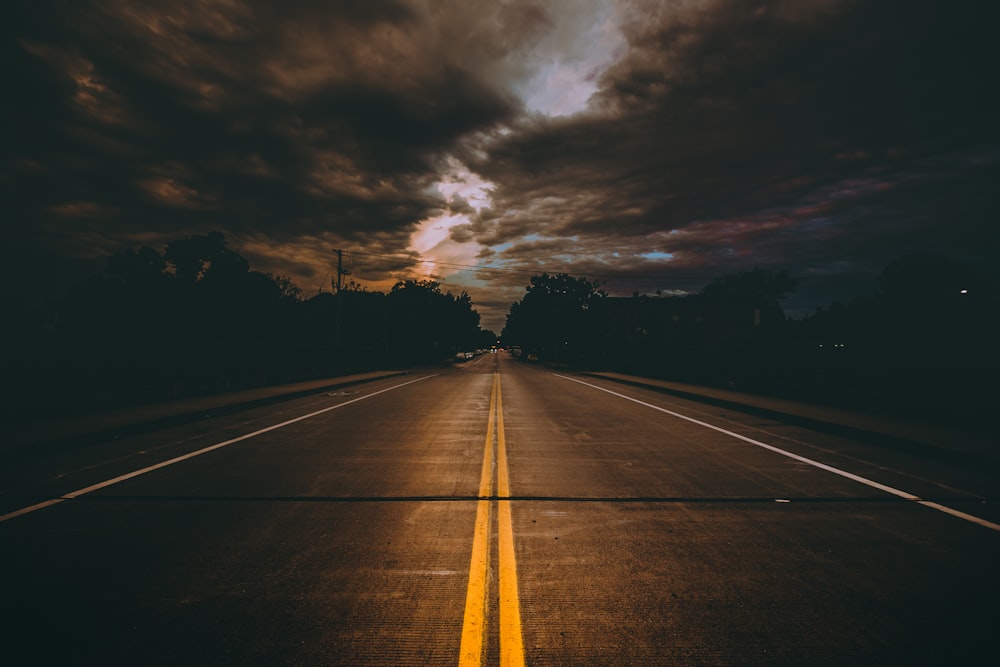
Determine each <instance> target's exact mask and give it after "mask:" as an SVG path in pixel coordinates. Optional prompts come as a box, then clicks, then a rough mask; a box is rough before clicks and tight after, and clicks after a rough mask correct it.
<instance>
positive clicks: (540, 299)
mask: <svg viewBox="0 0 1000 667" xmlns="http://www.w3.org/2000/svg"><path fill="white" fill-rule="evenodd" d="M530 282H531V284H530V285H529V286H528V287H527V288H525V295H524V297H522V298H521V300H520V301H519V302H517V303H514V304H512V305H511V307H510V311H509V312H508V313H507V323H506V326H505V327H504V330H503V333H502V336H503V339H504V341H505V342H508V343H510V344H514V345H520V346H521V347H523V348H525V349H528V350H534V351H537V352H538V353H540V354H542V355H544V356H545V357H547V358H550V359H560V358H567V357H574V356H579V355H580V354H583V353H584V351H585V347H586V345H587V344H588V342H589V340H588V339H589V338H590V335H589V334H590V333H591V331H592V326H591V325H592V321H591V319H592V318H588V317H587V314H588V311H589V310H590V309H591V308H592V307H593V306H594V305H595V302H597V301H599V300H600V299H603V298H604V297H606V296H607V293H606V292H604V290H602V289H601V288H600V284H599V283H597V282H594V281H590V280H587V279H586V278H574V277H573V276H570V275H568V274H565V273H560V274H557V275H554V276H550V275H549V274H547V273H543V274H541V275H540V276H532V277H531V281H530Z"/></svg>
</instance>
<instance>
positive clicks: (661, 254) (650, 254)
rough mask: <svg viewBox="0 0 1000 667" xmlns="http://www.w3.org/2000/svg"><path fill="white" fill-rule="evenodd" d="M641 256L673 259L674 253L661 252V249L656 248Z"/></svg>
mask: <svg viewBox="0 0 1000 667" xmlns="http://www.w3.org/2000/svg"><path fill="white" fill-rule="evenodd" d="M639 257H645V258H646V259H656V260H659V259H673V258H674V254H673V253H672V252H660V251H659V250H655V251H653V252H644V253H642V254H641V255H639Z"/></svg>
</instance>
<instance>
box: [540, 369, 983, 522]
mask: <svg viewBox="0 0 1000 667" xmlns="http://www.w3.org/2000/svg"><path fill="white" fill-rule="evenodd" d="M553 375H555V376H556V377H560V378H562V379H564V380H570V381H571V382H576V383H578V384H582V385H584V386H587V387H590V388H592V389H597V390H599V391H603V392H605V393H608V394H611V395H612V396H617V397H619V398H624V399H625V400H627V401H632V402H633V403H638V404H639V405H643V406H645V407H647V408H652V409H653V410H659V411H660V412H665V413H666V414H668V415H671V416H674V417H677V418H678V419H683V420H685V421H689V422H691V423H692V424H698V425H699V426H704V427H705V428H710V429H712V430H713V431H718V432H719V433H725V434H726V435H728V436H731V437H733V438H736V439H737V440H742V441H744V442H748V443H750V444H751V445H756V446H757V447H762V448H764V449H767V450H769V451H772V452H774V453H776V454H781V455H782V456H787V457H788V458H790V459H795V460H796V461H801V462H802V463H806V464H808V465H811V466H813V467H815V468H819V469H820V470H825V471H827V472H831V473H833V474H834V475H840V476H841V477H846V478H847V479H850V480H854V481H855V482H858V483H860V484H864V485H866V486H870V487H872V488H873V489H878V490H879V491H885V492H886V493H890V494H892V495H894V496H898V497H900V498H903V499H904V500H909V501H912V502H915V503H919V504H920V505H923V506H924V507H929V508H931V509H935V510H937V511H939V512H944V513H945V514H950V515H951V516H954V517H958V518H959V519H964V520H966V521H969V522H971V523H974V524H977V525H980V526H983V527H984V528H989V529H990V530H995V531H998V532H1000V524H997V523H993V522H992V521H987V520H986V519H982V518H980V517H978V516H973V515H972V514H966V513H965V512H961V511H959V510H956V509H953V508H951V507H946V506H944V505H941V504H939V503H935V502H931V501H929V500H922V499H921V498H919V497H918V496H915V495H913V494H912V493H907V492H906V491H901V490H899V489H896V488H893V487H891V486H886V485H885V484H881V483H879V482H876V481H875V480H872V479H868V478H867V477H862V476H861V475H855V474H854V473H851V472H847V471H846V470H841V469H840V468H834V467H833V466H830V465H827V464H825V463H820V462H819V461H814V460H813V459H810V458H806V457H805V456H799V455H798V454H794V453H792V452H789V451H787V450H784V449H781V448H779V447H775V446H774V445H769V444H767V443H765V442H761V441H760V440H754V439H753V438H748V437H746V436H745V435H740V434H739V433H733V432H732V431H727V430H726V429H724V428H721V427H719V426H715V425H714V424H709V423H708V422H703V421H701V420H699V419H695V418H693V417H688V416H687V415H682V414H681V413H679V412H674V411H673V410H667V409H666V408H661V407H660V406H658V405H653V404H652V403H647V402H645V401H640V400H639V399H637V398H632V397H631V396H626V395H625V394H619V393H618V392H617V391H611V390H610V389H605V388H604V387H599V386H597V385H596V384H591V383H589V382H584V381H583V380H578V379H576V378H572V377H569V376H566V375H559V374H558V373H553Z"/></svg>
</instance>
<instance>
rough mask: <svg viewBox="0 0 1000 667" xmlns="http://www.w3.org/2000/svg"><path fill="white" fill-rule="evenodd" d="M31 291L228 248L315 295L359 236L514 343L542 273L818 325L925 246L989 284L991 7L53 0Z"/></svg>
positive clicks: (12, 115) (37, 142) (18, 272)
mask: <svg viewBox="0 0 1000 667" xmlns="http://www.w3.org/2000/svg"><path fill="white" fill-rule="evenodd" d="M5 13H6V16H5V23H4V27H3V28H0V30H2V31H3V37H4V41H3V43H4V46H3V48H4V51H3V54H4V59H5V62H7V63H8V65H9V67H8V69H9V71H10V72H11V76H10V79H9V80H8V81H7V82H6V84H5V85H6V87H7V89H8V90H7V91H6V92H7V94H6V95H5V98H6V100H7V101H6V102H5V107H4V110H3V111H2V114H3V117H2V118H3V129H2V130H0V132H2V133H3V134H2V139H3V145H4V150H3V158H2V164H3V175H2V177H0V187H2V188H3V191H4V205H5V210H4V217H5V218H6V219H7V220H9V221H11V222H10V224H9V225H5V230H6V233H7V242H6V243H4V244H3V248H4V249H3V251H2V252H0V265H2V266H3V269H4V274H3V281H4V285H5V291H6V292H10V293H12V294H16V293H26V292H27V293H34V294H36V295H38V296H39V297H45V296H51V295H53V294H56V293H58V291H59V289H60V288H61V287H64V286H65V283H66V282H67V281H69V280H71V279H72V278H73V276H75V275H79V273H80V272H81V271H86V270H88V269H89V268H90V267H91V266H92V262H93V261H95V259H96V258H99V257H101V256H103V255H107V254H110V253H112V252H115V251H117V250H119V249H121V248H122V247H124V246H133V247H134V246H138V245H152V246H159V245H162V244H164V243H165V242H167V241H169V240H171V239H175V238H178V237H181V236H184V235H188V234H197V233H205V232H207V231H210V230H213V229H218V230H220V231H223V232H224V233H225V234H226V236H227V238H228V239H229V241H230V244H231V245H232V246H233V247H234V248H235V249H236V250H237V251H239V252H241V253H242V254H244V255H245V256H246V257H247V258H248V259H250V261H251V263H252V265H253V266H254V268H256V269H259V270H265V271H272V272H275V273H281V274H286V275H289V276H291V277H292V278H293V280H294V281H295V282H296V283H297V284H299V286H301V287H302V288H303V289H304V290H305V291H306V292H307V293H314V292H315V291H316V290H318V289H320V288H323V287H324V286H328V285H329V280H330V270H331V264H332V262H333V252H332V251H333V250H334V249H335V248H341V249H344V250H347V251H349V252H348V256H349V257H350V261H351V263H352V265H353V269H352V271H353V275H352V277H353V278H354V279H356V280H358V281H359V282H361V283H363V284H366V285H369V286H371V287H373V288H377V289H382V288H385V287H388V286H389V285H391V284H392V282H393V281H394V280H397V279H399V278H403V277H424V276H428V277H433V278H435V279H439V280H442V281H443V283H444V285H445V287H446V288H447V289H452V290H454V291H461V290H463V289H464V290H468V291H469V292H470V294H471V295H472V297H473V300H474V302H475V303H476V305H477V307H478V308H479V309H480V311H481V312H482V313H483V315H484V324H485V325H486V326H489V327H492V328H496V329H499V328H501V327H502V325H503V315H504V313H505V312H506V310H507V306H508V305H509V303H510V301H512V300H514V299H517V298H519V296H520V295H521V294H522V293H523V286H524V285H525V284H526V283H527V278H528V277H529V276H530V275H531V274H532V273H535V272H540V271H549V272H553V271H567V272H570V273H573V274H576V275H585V276H587V277H590V278H595V279H601V280H606V281H607V288H608V289H609V290H611V291H612V292H616V293H627V294H630V293H632V292H633V291H640V292H643V293H651V292H653V291H655V290H662V291H663V292H665V293H676V292H683V291H686V290H687V291H690V290H696V289H698V288H700V287H701V286H702V285H704V284H705V283H706V282H707V281H708V280H710V279H712V278H715V277H719V276H722V275H726V274H729V273H733V272H736V271H742V270H748V269H750V268H753V267H754V266H760V267H763V268H771V269H777V268H784V269H787V270H789V271H790V272H791V273H792V274H793V275H795V276H797V277H799V278H800V280H801V281H802V288H801V289H800V293H799V294H798V295H796V297H795V298H794V299H793V302H792V303H790V305H792V306H794V307H796V308H799V309H801V310H811V309H812V308H814V307H815V306H817V305H826V304H827V303H829V302H830V301H831V300H832V299H835V298H840V299H844V298H850V297H852V296H855V295H857V294H859V293H861V291H863V290H865V289H870V287H871V280H872V279H873V278H874V276H875V275H877V272H878V271H879V270H880V269H881V268H883V267H884V266H885V264H886V263H888V261H890V260H891V259H893V258H895V257H898V256H900V255H903V254H906V253H911V252H917V251H925V250H934V251H936V252H941V253H945V254H948V255H950V256H952V257H953V258H955V259H958V260H962V261H969V262H973V263H975V264H978V265H979V266H980V267H982V268H986V269H989V268H990V267H992V266H993V265H994V264H995V253H996V252H997V250H998V247H997V246H998V243H997V241H998V233H997V232H996V231H994V225H993V224H992V222H993V221H992V217H994V216H995V210H996V203H997V196H996V194H995V193H996V187H995V185H994V184H995V183H996V182H997V177H998V176H1000V173H998V172H1000V136H998V127H997V124H996V122H995V119H996V118H997V117H998V111H1000V109H998V108H997V106H998V105H997V102H996V101H995V95H993V92H992V79H993V78H994V77H993V73H992V70H993V67H992V58H991V54H990V53H989V52H988V50H989V49H990V46H989V45H990V44H991V43H992V39H991V38H992V36H993V35H992V32H993V31H994V28H993V25H994V24H993V22H991V21H989V20H988V17H987V16H986V15H985V13H986V10H985V8H983V6H982V4H981V3H973V2H957V3H956V2H948V3H945V2H931V3H922V4H920V5H919V7H918V6H917V5H914V4H913V3H907V2H902V1H901V0H900V1H894V0H885V1H882V2H863V1H861V0H823V1H816V2H798V1H795V0H729V1H723V0H701V1H698V0H686V1H680V0H678V1H677V2H662V1H658V0H620V1H614V0H557V1H547V2H542V1H539V2H529V1H517V0H510V1H506V2H485V1H484V2H478V1H477V2H470V1H468V0H448V1H442V0H398V1H390V0H364V1H362V0H358V1H357V2H353V1H349V2H319V1H306V0H300V1H297V2H282V3H276V2H265V1H263V0H258V1H253V2H250V1H248V2H240V1H239V0H199V1H194V2H185V3H163V2H155V1H148V2H140V1H133V0H118V1H115V0H107V1H102V2H85V1H84V2H69V1H68V0H66V1H58V0H39V1H38V2H33V3H17V5H16V6H15V7H14V8H8V9H7V10H6V12H5Z"/></svg>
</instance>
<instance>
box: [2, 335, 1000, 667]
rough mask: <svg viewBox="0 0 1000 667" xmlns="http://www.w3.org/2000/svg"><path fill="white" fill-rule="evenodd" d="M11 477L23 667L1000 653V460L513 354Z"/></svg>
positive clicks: (767, 660) (12, 656) (189, 426)
mask: <svg viewBox="0 0 1000 667" xmlns="http://www.w3.org/2000/svg"><path fill="white" fill-rule="evenodd" d="M4 456H5V458H6V459H7V461H6V462H5V463H4V465H3V466H2V467H0V515H2V516H0V591H2V595H3V605H4V610H5V614H4V616H5V620H4V621H3V624H2V626H0V627H2V628H3V630H2V643H0V660H2V661H3V663H4V664H7V665H21V664H23V665H46V664H53V665H55V664H58V665H67V664H80V665H83V664H101V665H113V664H120V665H379V666H386V665H479V664H481V665H499V664H505V665H524V664H526V665H574V666H579V665H797V666H798V665H847V664H850V665H887V664H898V665H904V664H905V665H914V664H928V665H943V664H957V665H965V664H983V663H982V657H981V656H989V655H993V656H994V657H995V655H996V644H995V639H994V633H995V632H996V629H997V627H998V621H1000V611H998V602H1000V577H998V571H1000V509H998V504H997V499H998V498H1000V494H998V491H1000V475H998V470H997V468H996V467H995V466H992V465H988V464H984V463H983V462H982V461H978V462H970V460H968V459H964V458H962V457H953V458H948V457H946V458H944V459H942V458H940V457H930V456H928V455H927V452H926V450H922V449H918V450H916V451H915V452H913V453H909V452H907V451H906V449H905V448H900V447H898V446H896V447H884V446H879V445H878V444H873V443H871V442H867V441H864V440H862V439H850V438H847V437H845V436H843V435H833V434H831V433H829V432H825V433H824V432H819V431H811V430H808V429H806V428H804V427H803V426H801V425H795V424H792V423H784V422H782V421H781V420H778V419H774V418H767V417H763V416H759V415H758V416H748V415H747V414H743V413H740V412H735V411H732V410H728V409H725V408H723V407H716V406H710V405H706V404H703V403H698V402H694V401H691V400H684V399H681V398H676V397H672V396H670V395H667V394H664V393H662V392H657V391H653V390H651V389H646V388H642V387H636V386H628V385H623V384H620V383H616V382H613V381H611V380H609V379H607V378H595V377H591V376H584V375H575V374H572V373H563V372H554V371H552V370H549V369H546V368H542V367H539V366H536V365H531V364H522V363H519V362H516V361H514V360H512V359H510V358H509V357H506V356H505V355H503V354H487V355H484V356H481V357H478V358H476V359H475V360H473V361H471V362H469V363H467V364H462V365H459V366H456V367H454V368H442V369H433V370H429V371H427V372H423V373H410V374H407V375H402V376H397V377H386V378H380V379H375V380H373V381H370V382H366V383H364V384H356V385H352V386H349V387H345V388H343V389H339V390H336V389H335V390H330V391H319V392H316V393H313V394H309V395H306V396H297V397H295V398H292V399H290V400H287V401H281V402H276V403H272V404H267V405H257V406H254V407H251V408H248V409H245V410H241V411H239V412H235V413H230V414H221V415H219V416H216V417H210V418H204V419H200V420H197V421H190V422H187V423H178V424H173V425H170V426H165V427H163V428H159V429H156V430H152V431H149V432H139V433H135V434H133V435H130V436H127V437H120V438H110V439H107V440H101V441H92V440H88V441H87V442H85V443H81V444H78V445H76V446H74V445H73V443H72V442H61V443H59V444H58V445H57V446H56V445H53V446H43V445H37V446H32V447H22V448H7V449H6V450H5V454H4Z"/></svg>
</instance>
